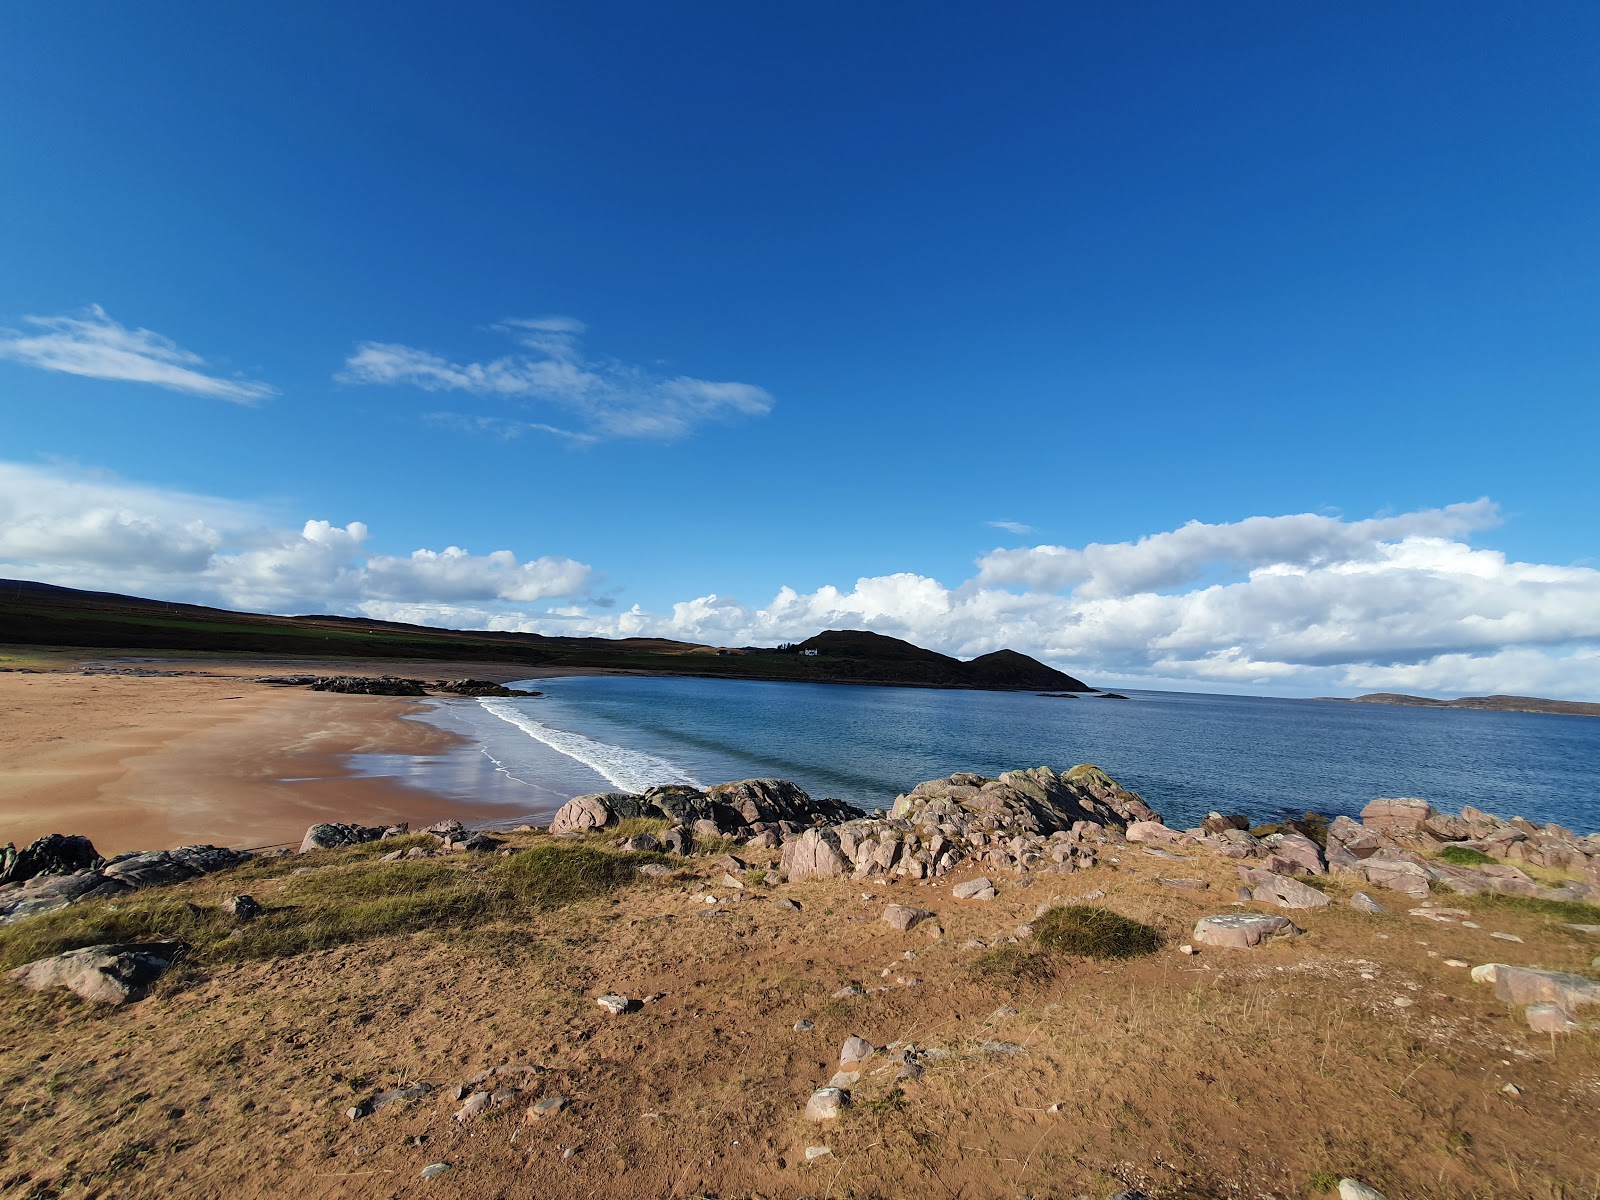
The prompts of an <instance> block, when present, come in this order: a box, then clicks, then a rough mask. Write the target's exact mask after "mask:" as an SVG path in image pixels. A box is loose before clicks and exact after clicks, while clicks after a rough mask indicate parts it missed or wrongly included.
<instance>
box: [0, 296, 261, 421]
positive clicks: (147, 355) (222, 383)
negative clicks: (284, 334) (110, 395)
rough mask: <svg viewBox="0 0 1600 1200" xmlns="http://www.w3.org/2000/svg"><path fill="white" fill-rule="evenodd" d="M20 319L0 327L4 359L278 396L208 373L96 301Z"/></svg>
mask: <svg viewBox="0 0 1600 1200" xmlns="http://www.w3.org/2000/svg"><path fill="white" fill-rule="evenodd" d="M22 323H23V324H24V325H26V326H28V328H27V329H26V330H20V329H3V330H0V358H9V359H11V360H12V361H14V362H20V363H25V364H27V365H28V366H30V367H38V368H39V369H40V370H43V371H61V372H63V373H65V374H67V375H83V376H87V377H88V378H90V379H115V380H119V381H123V382H127V383H152V384H155V385H156V386H157V387H164V388H167V389H169V390H170V391H174V392H187V393H189V394H190V395H194V396H209V397H211V398H213V399H216V400H229V401H232V402H233V403H234V404H255V403H256V402H258V401H261V400H265V399H266V398H267V397H269V396H275V395H277V389H276V388H273V387H271V386H269V385H267V384H265V383H257V382H254V381H251V380H245V379H224V378H222V377H220V376H218V375H215V374H210V373H208V372H207V370H206V369H205V367H206V361H205V359H203V358H201V357H200V356H199V355H198V354H195V353H193V352H191V351H188V350H185V349H183V347H181V346H179V345H178V344H177V343H176V342H174V341H173V340H172V339H171V338H168V337H163V336H162V335H161V334H159V333H155V332H153V331H152V330H149V329H129V328H128V327H127V326H125V325H123V324H121V323H120V322H118V321H116V320H113V319H112V318H111V317H110V316H109V315H108V314H107V313H106V310H105V309H103V308H101V307H100V306H99V305H98V304H92V305H90V306H89V307H88V308H87V309H85V310H83V312H81V313H78V314H77V315H74V316H65V317H24V318H22Z"/></svg>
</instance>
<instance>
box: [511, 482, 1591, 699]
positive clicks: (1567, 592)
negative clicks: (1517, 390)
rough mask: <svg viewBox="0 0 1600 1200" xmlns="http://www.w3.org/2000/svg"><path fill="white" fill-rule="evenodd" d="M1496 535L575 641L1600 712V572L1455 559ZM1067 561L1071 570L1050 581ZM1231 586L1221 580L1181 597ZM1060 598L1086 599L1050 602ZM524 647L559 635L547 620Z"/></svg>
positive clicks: (678, 618) (869, 584)
mask: <svg viewBox="0 0 1600 1200" xmlns="http://www.w3.org/2000/svg"><path fill="white" fill-rule="evenodd" d="M1495 519H1496V511H1495V509H1494V506H1493V505H1492V504H1490V503H1489V502H1488V501H1478V502H1476V503H1474V504H1466V505H1454V506H1451V507H1450V508H1446V509H1438V510H1430V511H1425V512H1418V513H1408V514H1402V515H1399V516H1393V517H1384V518H1377V519H1373V520H1367V521H1348V522H1347V521H1340V520H1337V519H1335V518H1323V517H1317V518H1307V517H1259V518H1252V519H1251V520H1249V521H1243V522H1239V523H1238V524H1236V525H1229V526H1199V525H1193V524H1191V525H1186V526H1184V527H1182V528H1180V529H1178V530H1174V531H1172V532H1170V533H1162V534H1156V535H1153V536H1151V537H1147V538H1142V539H1140V540H1139V541H1137V542H1128V543H1118V544H1115V545H1098V546H1089V547H1083V548H1079V549H1074V548H1069V547H1036V548H1034V551H1043V552H1044V553H1042V554H1040V555H1038V556H1037V557H1035V558H1033V559H1032V560H1027V559H1023V558H1019V557H1016V556H1011V557H1009V558H1007V559H1005V560H1002V561H1003V562H1004V563H1005V564H1006V567H1007V570H1008V571H1010V570H1011V568H1014V567H1016V566H1017V565H1018V564H1019V563H1021V564H1024V565H1025V566H1026V567H1027V568H1028V573H1029V575H1030V576H1031V577H1032V578H1042V579H1044V580H1045V581H1046V582H1047V583H1048V584H1050V585H1051V589H1050V590H1043V589H1029V590H1023V591H1013V590H1011V589H1009V588H1004V587H998V586H994V583H993V580H994V578H995V575H996V571H995V570H994V564H995V561H996V554H990V555H986V556H985V557H984V558H983V559H981V560H980V564H979V565H980V570H979V573H978V576H977V577H976V578H975V579H972V580H969V581H967V582H965V583H963V584H961V585H959V586H957V587H948V586H946V585H944V584H942V583H941V582H939V581H938V580H935V579H930V578H928V577H926V576H921V575H915V574H896V575H886V576H877V577H867V578H862V579H859V580H857V581H856V583H855V585H854V586H853V587H851V588H849V589H848V590H842V589H840V588H837V587H832V586H827V587H822V588H819V589H817V590H816V591H814V592H810V593H797V592H796V591H794V590H793V589H791V588H782V589H780V590H779V591H778V593H777V594H776V595H775V596H774V597H773V599H772V600H771V601H770V602H769V603H767V604H765V605H760V606H751V605H746V604H742V603H740V602H738V601H736V600H732V599H729V598H727V597H723V596H718V595H714V594H712V595H705V596H701V597H698V598H696V599H693V600H686V601H682V602H680V603H678V604H675V605H673V606H672V607H671V609H670V610H669V611H667V612H665V613H662V614H659V615H658V614H652V613H649V612H646V611H644V610H642V609H640V608H639V607H637V606H635V607H634V608H633V609H632V610H630V611H628V612H624V613H618V614H592V615H591V617H590V618H589V620H588V621H587V622H585V623H583V624H582V628H581V631H582V632H589V633H595V634H609V635H618V634H622V635H644V636H655V637H678V638H686V639H689V640H693V641H703V642H712V643H716V644H720V645H743V644H750V643H753V644H771V643H774V642H779V641H787V640H793V639H796V638H803V637H806V636H809V635H810V634H813V633H815V632H817V631H818V630H819V629H824V628H830V627H831V628H841V627H855V628H868V629H873V630H876V631H878V632H880V633H886V634H890V635H893V636H897V637H904V638H907V639H909V640H911V641H913V642H916V643H917V644H919V645H923V646H928V647H931V648H933V649H937V650H942V651H944V652H946V653H949V654H955V655H959V656H963V657H967V656H972V655H977V654H983V653H987V652H989V651H991V650H997V649H1000V648H1002V647H1011V648H1013V649H1016V650H1021V651H1023V652H1024V653H1028V654H1033V655H1036V656H1038V657H1040V658H1042V659H1044V660H1046V661H1048V662H1051V663H1053V664H1054V665H1056V666H1059V667H1061V668H1062V669H1064V670H1067V671H1070V672H1072V673H1073V674H1076V675H1079V676H1081V677H1083V678H1086V679H1088V680H1089V681H1090V682H1103V683H1121V684H1125V685H1128V686H1139V685H1141V684H1143V685H1145V686H1151V687H1187V688H1191V689H1195V688H1198V689H1201V690H1211V689H1223V690H1233V691H1274V692H1287V693H1290V694H1313V693H1327V694H1345V693H1352V692H1360V691H1371V690H1379V689H1381V690H1395V689H1399V690H1415V691H1424V692H1426V693H1428V694H1443V695H1457V694H1469V693H1473V692H1484V691H1501V692H1505V691H1521V692H1530V693H1534V694H1541V695H1556V696H1572V697H1596V695H1597V687H1596V684H1595V682H1594V681H1595V678H1596V674H1595V671H1594V664H1595V662H1596V661H1597V655H1600V571H1596V570H1595V569H1593V568H1590V567H1578V566H1553V565H1548V564H1540V563H1524V562H1516V561H1512V560H1510V559H1508V558H1507V557H1506V556H1505V555H1504V554H1502V553H1500V552H1498V551H1494V550H1485V549H1475V548H1473V547H1472V546H1470V545H1469V544H1467V543H1466V542H1464V541H1460V540H1457V537H1458V536H1459V535H1460V534H1462V533H1464V532H1466V531H1468V530H1471V529H1476V528H1482V527H1484V526H1486V525H1488V524H1491V523H1492V522H1493V521H1494V520H1495ZM1452 534H1455V535H1456V536H1451V535H1452ZM996 553H1003V552H996ZM1029 553H1032V552H1030V551H1019V552H1017V555H1027V554H1029ZM1062 557H1073V558H1074V559H1075V561H1076V562H1077V564H1078V566H1077V567H1075V568H1074V569H1073V570H1072V571H1071V572H1070V573H1068V572H1060V571H1056V570H1054V569H1053V566H1054V563H1055V561H1056V560H1057V559H1058V558H1062ZM1041 563H1042V564H1043V565H1044V568H1045V569H1041V568H1040V564H1041ZM1218 572H1221V573H1222V574H1223V575H1224V576H1225V577H1224V578H1222V579H1217V580H1215V581H1210V582H1206V583H1204V584H1200V585H1194V586H1190V587H1189V588H1188V589H1187V590H1178V588H1177V586H1176V585H1178V584H1180V583H1182V582H1183V581H1192V580H1194V579H1195V578H1197V577H1200V576H1211V575H1215V574H1216V573H1218ZM1005 577H1006V578H1007V579H1008V580H1010V579H1016V578H1019V577H1022V576H1021V573H1019V572H1012V573H1010V574H1007V575H1006V576H1005ZM1064 578H1074V579H1076V582H1077V585H1078V586H1077V587H1076V588H1074V589H1072V590H1071V591H1068V592H1062V591H1060V590H1057V589H1059V588H1060V587H1061V585H1062V580H1063V579H1064ZM567 627H568V628H569V629H572V631H574V632H577V631H580V630H578V629H573V628H572V623H571V622H570V621H569V622H568V623H567ZM520 628H524V629H527V630H530V631H545V632H554V631H555V630H554V629H552V628H549V627H548V625H547V624H544V623H541V621H540V620H538V619H533V620H530V621H529V622H527V623H525V624H524V625H522V626H520Z"/></svg>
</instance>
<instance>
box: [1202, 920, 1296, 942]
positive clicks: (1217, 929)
mask: <svg viewBox="0 0 1600 1200" xmlns="http://www.w3.org/2000/svg"><path fill="white" fill-rule="evenodd" d="M1300 932H1301V930H1300V927H1299V926H1297V925H1296V924H1295V923H1294V922H1293V921H1291V920H1289V918H1288V917H1270V916H1265V915H1261V914H1256V913H1223V914H1222V915H1220V916H1215V917H1201V918H1200V920H1199V921H1198V922H1196V923H1195V927H1194V934H1193V938H1192V940H1194V941H1196V942H1201V943H1203V944H1205V945H1207V946H1221V947H1224V948H1226V949H1229V950H1248V949H1249V948H1250V947H1252V946H1259V945H1260V944H1261V943H1263V942H1266V941H1272V940H1275V939H1277V938H1289V937H1296V936H1298V935H1299V933H1300Z"/></svg>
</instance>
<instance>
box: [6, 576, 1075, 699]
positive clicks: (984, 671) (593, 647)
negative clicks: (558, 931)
mask: <svg viewBox="0 0 1600 1200" xmlns="http://www.w3.org/2000/svg"><path fill="white" fill-rule="evenodd" d="M0 643H8V644H12V645H20V646H72V647H83V648H99V649H107V650H111V649H115V650H160V651H167V652H186V653H204V654H253V655H261V656H264V657H279V658H282V657H294V658H334V659H408V660H425V661H435V662H474V663H496V664H504V665H506V666H511V667H516V666H524V667H536V668H541V669H545V670H556V671H576V670H583V669H599V670H607V671H630V672H640V673H645V674H655V675H693V676H703V677H712V678H734V679H764V680H778V681H795V682H805V683H860V684H880V685H892V686H900V687H935V688H978V689H984V690H988V691H1028V692H1040V691H1052V692H1084V693H1093V692H1094V690H1095V689H1093V688H1091V687H1089V685H1088V684H1086V683H1084V682H1083V681H1081V680H1078V679H1074V678H1073V677H1072V676H1071V675H1068V674H1066V673H1064V672H1062V671H1057V670H1056V669H1055V668H1053V667H1048V666H1046V665H1045V664H1044V663H1042V662H1040V661H1039V660H1038V659H1035V658H1029V657H1028V656H1027V655H1026V654H1019V653H1017V652H1016V651H1015V650H996V651H993V652H992V653H990V654H983V655H980V656H978V657H977V658H974V659H972V660H971V661H970V662H963V661H962V660H961V659H958V658H952V657H950V656H949V655H946V654H939V653H937V652H936V651H933V650H925V649H923V648H922V647H920V646H914V645H912V644H911V643H910V642H906V641H902V640H901V639H899V638H893V637H887V636H885V635H884V634H881V633H871V632H869V631H866V630H860V629H830V630H828V631H826V632H824V633H819V634H817V635H816V636H815V637H812V638H808V639H806V640H805V641H803V642H796V643H787V644H784V645H781V646H774V647H761V646H740V647H728V646H723V647H718V646H703V645H699V644H697V643H694V642H679V641H673V640H671V639H668V638H618V639H611V638H600V637H546V636H545V635H543V634H537V633H500V632H494V631H490V630H461V629H437V628H434V627H432V626H428V625H408V624H403V623H401V622H397V621H374V620H370V619H368V618H365V617H340V616H328V615H314V616H298V617H279V616H270V615H267V614H264V613H247V612H232V611H229V610H227V609H220V608H208V607H206V606H204V605H198V604H172V603H168V602H166V601H163V600H149V599H145V598H142V597H138V596H123V595H118V594H116V593H112V592H88V591H81V590H79V589H77V588H67V587H57V586H55V585H53V584H46V583H33V582H30V581H27V580H14V579H13V580H0Z"/></svg>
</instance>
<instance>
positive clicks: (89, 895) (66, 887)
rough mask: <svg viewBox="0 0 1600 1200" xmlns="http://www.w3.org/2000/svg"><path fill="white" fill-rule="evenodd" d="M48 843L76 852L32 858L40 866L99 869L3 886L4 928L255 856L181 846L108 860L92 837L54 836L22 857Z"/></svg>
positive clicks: (0, 912) (0, 919)
mask: <svg viewBox="0 0 1600 1200" xmlns="http://www.w3.org/2000/svg"><path fill="white" fill-rule="evenodd" d="M46 843H48V844H49V845H51V846H55V847H58V848H59V847H63V846H65V847H70V849H69V850H68V851H67V852H66V853H63V854H60V855H57V856H54V857H49V856H46V857H43V858H40V857H35V858H34V859H33V860H32V861H33V862H34V863H35V864H37V863H40V862H44V863H45V865H47V866H58V867H59V866H71V865H72V864H73V863H76V862H90V863H93V864H94V866H92V867H88V868H74V869H72V870H71V871H41V872H39V873H37V874H34V875H31V876H29V877H27V878H25V879H23V880H22V881H21V882H20V883H18V882H12V883H8V884H5V885H0V925H5V924H9V923H11V922H13V921H20V920H22V919H23V918H24V917H32V916H37V915H38V914H40V913H47V912H52V911H54V910H55V909H58V908H65V907H66V906H67V905H69V904H76V903H79V902H81V901H84V900H108V899H113V898H115V897H117V896H120V895H123V894H125V893H127V892H131V891H136V890H138V889H139V888H146V887H156V886H159V885H161V884H167V883H180V882H182V881H183V880H185V879H194V878H196V877H198V876H200V875H209V874H210V873H211V872H212V871H220V870H222V869H223V868H225V867H232V866H237V865H238V864H239V863H241V862H244V861H245V860H246V859H247V858H249V857H250V854H249V852H248V851H246V850H228V849H225V848H223V847H221V846H180V847H179V848H178V849H176V850H154V851H150V852H148V853H144V854H121V855H118V856H117V857H116V858H113V859H111V860H110V861H109V862H107V861H105V860H103V859H102V858H100V856H99V855H98V854H96V853H95V850H94V847H93V845H91V844H90V842H89V839H88V838H84V837H76V836H73V837H62V836H61V835H59V834H52V835H51V836H50V837H49V838H40V839H39V841H37V842H35V843H33V846H30V847H29V848H28V850H27V851H23V852H21V854H18V855H17V858H18V859H21V857H22V855H23V854H27V853H28V852H29V851H31V850H33V849H34V847H38V846H40V845H42V844H46Z"/></svg>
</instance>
